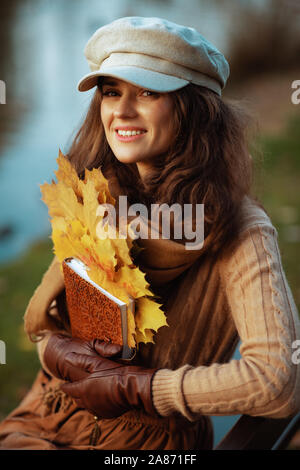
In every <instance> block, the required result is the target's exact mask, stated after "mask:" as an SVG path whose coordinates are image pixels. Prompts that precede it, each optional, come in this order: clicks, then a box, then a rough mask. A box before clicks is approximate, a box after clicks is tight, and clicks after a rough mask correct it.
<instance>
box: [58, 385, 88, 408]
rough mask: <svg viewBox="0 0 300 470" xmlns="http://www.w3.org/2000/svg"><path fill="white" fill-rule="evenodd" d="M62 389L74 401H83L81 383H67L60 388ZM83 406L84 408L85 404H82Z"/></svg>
mask: <svg viewBox="0 0 300 470" xmlns="http://www.w3.org/2000/svg"><path fill="white" fill-rule="evenodd" d="M60 389H61V390H62V391H63V392H65V393H66V394H67V395H70V396H71V397H73V398H74V399H76V400H81V396H82V391H81V382H80V381H78V382H74V383H65V384H63V385H61V386H60ZM76 403H77V402H76ZM82 406H83V403H82ZM83 407H84V406H83Z"/></svg>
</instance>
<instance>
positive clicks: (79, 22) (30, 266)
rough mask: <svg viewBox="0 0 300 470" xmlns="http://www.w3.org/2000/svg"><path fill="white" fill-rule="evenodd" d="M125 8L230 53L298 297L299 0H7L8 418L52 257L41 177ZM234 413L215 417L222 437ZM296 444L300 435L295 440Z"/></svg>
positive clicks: (2, 163) (0, 184) (1, 133)
mask: <svg viewBox="0 0 300 470" xmlns="http://www.w3.org/2000/svg"><path fill="white" fill-rule="evenodd" d="M122 16H159V17H162V18H166V19H169V20H171V21H174V22H177V23H180V24H185V25H187V26H191V27H195V28H196V29H198V30H199V31H200V32H201V33H202V34H203V35H204V36H206V37H207V38H208V39H209V40H210V41H212V42H213V43H214V44H215V45H216V46H217V47H218V48H219V49H220V50H221V51H222V52H223V53H224V54H225V56H226V57H227V59H228V61H229V63H230V67H231V77H230V79H229V82H228V86H227V88H226V90H225V92H224V94H223V96H224V98H227V99H238V100H240V101H241V102H242V103H243V105H244V106H246V107H247V109H248V110H249V111H250V112H251V114H252V115H253V118H254V123H255V126H254V128H253V131H254V133H253V143H252V144H251V152H252V156H253V159H254V162H255V172H256V178H255V191H256V194H257V196H258V197H259V198H260V200H261V201H262V202H263V204H264V206H265V208H266V209H267V211H268V213H269V215H270V216H271V219H272V222H273V224H274V225H275V227H276V228H277V230H278V232H279V246H280V251H281V256H282V261H283V266H284V269H285V272H286V276H287V279H288V282H289V284H290V287H291V289H292V292H293V295H294V298H295V301H296V304H297V306H298V309H299V306H300V283H299V277H300V250H299V248H300V214H299V212H300V192H299V185H300V178H299V176H300V104H296V103H293V101H292V93H293V92H295V89H293V88H292V83H293V82H294V81H295V80H300V3H299V1H298V0H226V1H221V0H147V1H146V0H144V1H143V0H110V1H109V2H107V1H106V0H85V1H84V0H72V1H71V0H51V1H50V0H10V2H1V3H0V44H1V49H0V64H1V65H0V80H1V81H2V82H0V85H1V86H0V90H1V92H2V94H1V96H0V103H1V104H0V340H2V341H4V342H5V345H6V364H2V365H0V420H1V419H3V418H4V417H5V416H6V415H7V414H8V413H9V412H10V411H11V410H12V409H13V408H14V407H15V406H16V405H17V404H18V403H19V401H20V400H21V399H22V398H23V397H24V395H25V394H26V392H27V391H28V390H29V388H30V386H31V384H32V381H33V379H34V377H35V375H36V372H37V370H38V369H39V362H38V359H37V354H36V351H35V346H34V345H33V344H32V343H30V342H29V341H28V339H27V338H26V337H25V335H24V331H23V315H24V312H25V309H26V306H27V304H28V301H29V299H30V297H31V296H32V294H33V291H34V289H35V288H36V287H37V285H38V284H39V282H40V280H41V276H42V274H43V272H44V271H45V270H46V268H47V266H48V265H49V263H50V260H51V259H52V251H51V250H52V244H51V241H50V239H49V235H50V223H49V219H48V213H47V208H46V206H45V205H44V204H43V202H42V201H41V195H40V189H39V185H40V184H43V183H44V182H45V181H47V182H50V181H51V179H52V177H53V176H54V171H55V170H56V169H57V164H56V158H57V156H58V149H59V148H60V149H61V150H62V151H63V152H66V151H67V149H68V146H69V145H70V143H71V140H72V138H73V137H74V135H75V132H76V130H77V129H78V127H79V124H80V122H81V121H82V119H83V117H84V115H85V112H86V110H87V107H88V104H89V102H90V99H91V95H92V93H93V92H92V91H90V92H86V93H79V92H78V91H77V89H76V86H77V82H78V81H79V79H80V78H81V76H82V75H84V74H86V73H87V72H88V71H89V70H88V66H87V63H86V60H85V57H84V54H83V49H84V46H85V43H86V42H87V40H88V39H89V37H90V36H91V34H92V33H94V31H95V30H96V29H97V28H99V27H100V26H102V25H104V24H106V23H108V22H110V21H113V20H114V19H117V18H119V17H122ZM4 84H5V86H4ZM298 96H299V98H300V93H299V94H298ZM294 101H295V100H294ZM236 357H239V352H238V350H237V352H236ZM0 362H1V360H0ZM2 362H4V361H3V360H2ZM237 418H238V416H233V417H224V418H223V417H217V418H215V417H214V418H213V421H214V428H215V443H217V442H218V441H219V440H220V438H221V437H222V436H223V435H224V433H225V432H226V431H227V430H228V429H229V428H230V427H231V426H232V424H233V423H234V422H235V421H236V419H237ZM297 446H298V447H299V448H300V438H299V437H298V435H296V436H295V438H294V439H293V441H292V443H291V445H290V447H291V448H297Z"/></svg>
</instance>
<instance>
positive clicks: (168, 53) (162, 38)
mask: <svg viewBox="0 0 300 470" xmlns="http://www.w3.org/2000/svg"><path fill="white" fill-rule="evenodd" d="M84 53H85V56H86V58H87V61H88V64H89V66H90V69H91V73H88V74H87V75H85V76H84V77H83V78H82V79H81V80H80V81H79V83H78V90H79V91H87V90H89V89H90V88H93V87H94V86H95V85H97V83H98V77H101V76H109V77H115V78H119V79H121V80H125V81H127V82H129V83H132V84H134V85H137V86H140V87H143V88H147V89H149V90H153V91H158V92H169V91H174V90H178V89H179V88H182V87H184V86H186V85H188V84H189V83H194V84H196V85H201V86H203V87H206V88H209V89H211V90H213V91H214V92H216V93H218V94H219V95H221V91H222V89H223V88H224V86H225V84H226V81H227V79H228V76H229V65H228V62H227V60H226V59H225V57H224V55H223V54H222V53H221V52H219V51H218V50H217V49H216V47H215V46H213V44H211V43H210V42H209V41H208V40H207V39H205V38H204V37H203V36H202V35H201V34H200V33H198V31H196V30H195V29H194V28H189V27H186V26H181V25H178V24H175V23H172V22H171V21H168V20H165V19H161V18H143V17H126V18H120V19H118V20H116V21H113V22H112V23H110V24H108V25H105V26H103V27H101V28H99V29H98V30H97V31H96V32H95V33H94V34H93V36H92V37H91V38H90V39H89V41H88V42H87V44H86V46H85V49H84Z"/></svg>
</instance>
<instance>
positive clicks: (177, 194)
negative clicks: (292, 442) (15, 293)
mask: <svg viewBox="0 0 300 470" xmlns="http://www.w3.org/2000/svg"><path fill="white" fill-rule="evenodd" d="M85 54H86V57H87V60H88V62H89V65H90V68H91V72H90V73H89V74H87V75H86V76H85V77H83V78H82V79H81V80H80V82H79V84H78V89H79V90H80V91H86V90H89V89H91V88H93V87H96V89H95V93H94V96H93V99H92V101H91V104H90V107H89V110H88V113H87V116H86V119H85V121H84V123H83V124H82V126H81V128H80V129H79V131H78V133H77V135H76V137H75V139H74V141H73V143H72V145H71V148H70V150H69V152H68V159H69V161H70V162H71V163H72V165H73V167H74V168H75V170H76V172H77V174H78V175H79V177H80V178H84V171H85V169H89V170H91V169H93V168H100V169H101V171H102V173H103V175H104V176H105V177H106V178H107V180H108V185H109V190H110V193H111V195H112V196H113V197H114V198H115V199H116V201H117V204H118V200H120V198H121V197H124V196H126V197H127V198H128V202H129V204H134V203H143V204H145V206H146V207H147V208H149V209H150V207H153V206H152V205H153V204H168V205H170V204H177V205H179V207H181V208H182V207H184V205H185V204H191V206H192V207H194V206H195V205H197V204H204V234H205V239H204V244H203V245H202V244H201V247H199V249H196V250H190V251H189V250H187V249H186V246H185V242H186V239H185V237H184V236H182V237H181V238H180V239H177V238H176V237H172V236H171V237H169V238H167V239H165V238H163V237H162V238H156V237H153V238H145V239H139V240H138V242H139V243H138V245H137V247H136V248H137V250H136V251H135V252H134V250H133V252H132V259H133V262H134V265H136V266H138V267H139V268H140V269H141V270H142V271H143V272H144V273H145V276H146V280H147V282H149V284H150V286H151V289H152V291H153V293H154V294H155V295H157V297H159V298H160V299H161V302H162V307H163V311H164V312H165V314H166V317H167V323H168V324H167V326H163V327H161V328H159V329H158V331H157V333H156V334H155V336H154V343H149V342H148V343H139V345H138V348H137V351H136V355H135V357H134V359H133V360H132V361H130V362H126V363H124V362H122V361H121V360H120V347H119V346H117V345H114V344H110V343H105V342H104V341H99V340H98V339H95V340H93V341H83V340H79V339H77V338H73V337H72V336H71V334H70V328H69V323H68V312H67V310H66V309H65V308H64V304H63V302H62V300H63V296H64V292H65V289H64V279H63V278H62V275H61V271H60V263H59V261H58V259H56V258H54V259H53V262H52V263H51V265H50V267H49V269H48V271H47V272H46V273H45V275H44V277H43V279H42V281H41V284H40V285H39V286H38V288H37V289H36V291H35V292H34V295H33V297H32V299H31V301H30V303H29V305H28V308H27V310H26V315H25V329H26V331H27V333H28V335H29V336H30V337H32V335H38V340H39V342H38V351H39V357H40V361H41V370H40V372H39V374H38V376H37V378H36V381H35V383H34V384H33V386H32V389H31V390H30V391H29V393H28V395H27V396H26V397H25V399H24V401H23V402H22V403H21V404H20V406H19V407H18V408H17V409H16V410H14V411H13V412H12V413H11V414H10V415H9V416H8V417H7V418H6V419H5V420H4V421H3V422H2V423H1V424H0V447H1V448H5V449H24V448H27V449H53V450H54V449H109V450H116V449H124V450H129V449H141V450H164V449H172V450H176V449H180V450H185V449H188V450H194V449H198V450H202V449H211V448H212V443H213V432H212V425H211V420H210V416H215V415H219V416H221V415H233V414H238V415H239V414H247V415H250V416H268V417H272V418H283V417H286V416H290V415H293V414H295V413H297V412H298V410H299V408H300V368H299V367H298V366H297V365H296V364H294V362H293V358H292V348H293V345H294V344H295V341H297V340H299V339H300V325H299V316H298V312H297V309H296V306H295V302H294V299H293V296H292V293H291V290H290V287H289V285H288V283H287V279H286V276H285V273H284V271H283V267H282V262H281V256H280V252H279V248H278V241H277V235H278V234H277V230H276V228H275V227H274V226H273V224H272V221H271V220H270V218H269V216H268V214H267V213H266V211H265V209H264V208H263V206H262V205H261V204H260V203H259V201H257V199H256V197H255V196H254V195H252V164H253V160H252V158H251V157H250V156H249V150H248V142H247V139H246V132H247V124H248V120H247V118H246V115H245V113H244V112H243V110H241V109H240V108H239V107H238V106H237V105H233V104H232V103H230V102H225V100H223V99H222V96H221V95H222V90H223V88H224V86H225V84H226V82H227V79H228V76H229V66H228V63H227V61H226V59H225V57H224V56H223V54H221V53H220V52H219V51H218V50H217V49H216V48H215V47H214V46H213V45H212V44H211V43H209V42H208V41H207V40H206V39H205V38H204V37H203V36H202V35H201V34H200V33H199V32H197V31H196V30H194V29H192V28H189V27H185V26H181V25H177V24H174V23H171V22H169V21H167V20H163V19H160V18H139V17H131V18H121V19H119V20H117V21H115V22H113V23H111V24H109V25H106V26H104V27H102V28H100V29H98V30H97V31H96V32H95V34H94V35H93V36H92V37H91V39H90V40H89V41H88V43H87V46H86V48H85ZM75 176H76V181H77V179H78V178H77V175H75ZM70 179H72V178H71V176H70ZM117 208H118V207H117ZM60 222H61V221H60ZM189 222H190V227H192V226H193V224H194V222H195V220H194V218H193V211H191V216H190V220H189ZM196 222H197V221H196ZM146 226H147V225H146ZM82 245H83V249H84V247H85V246H86V245H85V244H84V241H82ZM150 313H151V315H154V313H153V311H152V310H151V312H150ZM239 340H240V343H241V347H240V353H241V358H240V359H239V360H230V359H231V358H232V355H233V353H234V350H235V347H236V345H237V343H238V341H239ZM95 424H96V425H95Z"/></svg>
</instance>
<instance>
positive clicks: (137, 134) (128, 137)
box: [115, 128, 147, 142]
mask: <svg viewBox="0 0 300 470" xmlns="http://www.w3.org/2000/svg"><path fill="white" fill-rule="evenodd" d="M146 132H147V131H146V130H144V129H134V128H132V129H128V128H127V129H119V128H118V129H115V134H116V137H117V139H118V140H120V141H121V142H132V141H134V140H137V139H140V138H141V137H142V136H143V135H144V134H146Z"/></svg>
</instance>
